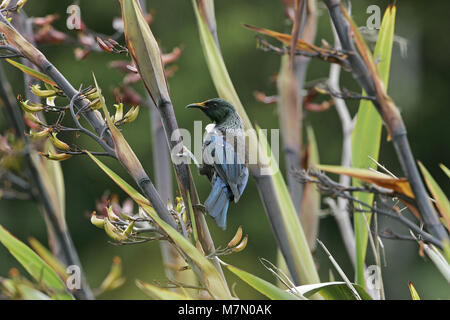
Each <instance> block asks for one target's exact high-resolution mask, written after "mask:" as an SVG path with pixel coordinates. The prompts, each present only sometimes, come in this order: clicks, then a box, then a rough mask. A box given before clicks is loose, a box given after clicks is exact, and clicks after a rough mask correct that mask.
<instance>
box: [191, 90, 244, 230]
mask: <svg viewBox="0 0 450 320" xmlns="http://www.w3.org/2000/svg"><path fill="white" fill-rule="evenodd" d="M187 107H188V108H198V109H200V110H202V111H203V112H204V113H205V114H206V115H207V116H208V117H209V118H210V119H211V120H212V121H213V123H212V124H209V125H207V126H206V131H207V134H206V136H205V139H204V140H203V159H202V160H203V165H202V167H201V168H200V173H201V174H204V175H206V176H207V177H208V179H209V180H210V181H211V184H212V190H211V192H210V194H209V196H208V198H207V199H206V201H205V207H206V210H207V211H208V213H209V214H210V215H211V216H212V217H213V218H214V219H215V220H216V222H217V224H218V226H219V227H221V228H222V229H225V228H226V218H227V211H228V206H229V203H230V201H234V202H237V201H238V200H239V198H240V197H241V195H242V193H243V192H244V189H245V186H246V185H247V181H248V168H247V167H246V165H245V134H244V129H243V125H242V120H241V118H240V117H239V115H238V113H237V112H236V110H235V109H234V107H233V106H232V105H231V104H230V103H229V102H227V101H225V100H223V99H220V98H215V99H211V100H207V101H204V102H201V103H195V104H190V105H188V106H187Z"/></svg>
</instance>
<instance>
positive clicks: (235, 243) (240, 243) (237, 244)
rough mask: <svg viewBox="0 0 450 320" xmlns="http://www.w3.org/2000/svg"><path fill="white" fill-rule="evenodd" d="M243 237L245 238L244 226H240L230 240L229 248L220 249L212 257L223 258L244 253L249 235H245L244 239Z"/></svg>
mask: <svg viewBox="0 0 450 320" xmlns="http://www.w3.org/2000/svg"><path fill="white" fill-rule="evenodd" d="M242 236H243V230H242V226H239V228H238V229H237V231H236V233H235V235H234V236H233V238H232V239H231V240H230V242H228V244H227V246H226V247H225V248H223V249H222V248H220V247H218V248H217V249H216V251H215V252H214V253H213V254H212V255H214V256H223V255H229V254H232V253H238V252H241V251H243V250H244V249H245V247H247V243H248V235H245V236H244V237H243V238H242Z"/></svg>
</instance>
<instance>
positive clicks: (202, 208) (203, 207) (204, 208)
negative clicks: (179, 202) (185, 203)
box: [192, 203, 208, 214]
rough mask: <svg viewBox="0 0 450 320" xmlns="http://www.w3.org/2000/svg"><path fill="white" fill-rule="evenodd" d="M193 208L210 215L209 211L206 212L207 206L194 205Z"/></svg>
mask: <svg viewBox="0 0 450 320" xmlns="http://www.w3.org/2000/svg"><path fill="white" fill-rule="evenodd" d="M192 207H193V208H196V209H200V210H201V211H203V213H204V214H207V213H208V211H206V207H205V205H203V204H201V203H197V204H194V205H192Z"/></svg>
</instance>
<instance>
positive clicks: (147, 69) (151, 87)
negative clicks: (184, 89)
mask: <svg viewBox="0 0 450 320" xmlns="http://www.w3.org/2000/svg"><path fill="white" fill-rule="evenodd" d="M119 2H120V6H121V8H122V19H123V24H124V32H125V39H126V42H127V46H128V52H129V53H130V55H131V57H132V59H133V61H134V63H135V65H136V67H137V69H138V71H139V74H140V75H141V78H142V81H143V82H144V85H145V87H146V89H147V91H148V92H149V94H150V96H151V97H152V100H153V102H154V103H155V105H156V106H159V105H161V104H162V103H164V102H165V101H169V100H170V97H169V91H168V88H167V82H166V77H165V74H164V68H163V63H162V59H161V51H160V49H159V46H158V43H157V42H156V39H155V37H154V36H153V33H152V31H151V30H150V27H149V25H148V23H147V21H146V20H145V17H144V15H143V13H142V10H141V8H140V6H139V4H138V1H137V0H119Z"/></svg>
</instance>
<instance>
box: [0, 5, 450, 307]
mask: <svg viewBox="0 0 450 320" xmlns="http://www.w3.org/2000/svg"><path fill="white" fill-rule="evenodd" d="M29 2H30V3H29V4H28V5H27V7H26V8H25V9H26V11H27V14H28V15H29V16H35V17H37V16H44V15H47V14H50V13H58V14H59V15H60V16H61V18H60V20H59V21H57V22H56V23H55V26H56V27H57V28H58V29H59V30H66V26H65V19H66V17H67V14H66V8H67V6H68V5H70V4H72V2H71V1H46V0H39V1H36V0H35V1H29ZM438 3H439V4H438ZM352 4H353V8H352V13H353V17H354V19H355V20H356V22H357V24H358V25H365V23H366V20H367V18H368V17H369V14H367V13H366V8H367V7H368V6H369V5H371V4H377V5H379V6H380V7H381V9H382V12H383V11H384V9H385V7H386V4H387V1H375V0H371V1H353V2H352ZM79 5H80V7H81V15H82V19H83V20H84V21H85V23H86V24H87V26H88V27H89V28H90V29H93V30H96V31H98V32H101V33H104V34H112V33H114V30H113V28H112V19H113V18H114V17H116V16H119V15H120V7H119V3H118V1H106V0H103V1H100V0H96V1H92V0H91V1H84V0H80V1H79ZM148 7H149V8H151V9H154V11H155V19H154V22H153V23H152V31H153V33H154V34H155V36H156V37H157V38H158V39H159V41H160V44H161V47H162V50H163V51H164V52H168V51H170V50H171V49H172V48H173V47H175V46H180V45H182V46H183V47H184V51H183V54H182V56H181V57H180V59H179V60H178V61H177V62H176V65H177V66H178V68H179V69H178V71H177V72H176V73H175V76H174V77H172V78H170V79H169V86H170V93H171V97H172V100H173V103H174V106H175V112H176V115H177V118H178V123H179V126H180V127H181V128H187V129H189V130H191V129H192V127H193V121H194V120H203V121H204V120H206V119H205V118H203V116H202V115H201V114H200V113H197V112H192V111H191V112H189V111H187V110H185V109H184V106H185V105H187V104H189V103H191V102H195V101H202V100H204V99H208V98H212V97H215V96H216V92H215V89H214V86H213V84H212V81H211V79H210V76H209V73H208V70H207V67H206V64H205V61H204V59H203V54H202V51H201V48H200V42H199V38H198V31H197V25H196V22H195V17H194V14H193V11H192V7H191V2H190V1H174V0H171V1H170V0H169V1H167V0H155V1H148ZM449 11H450V4H449V3H448V2H447V1H439V2H433V4H430V3H425V2H423V1H407V2H406V1H400V2H399V8H398V14H397V24H396V31H395V33H396V35H398V36H401V37H404V38H406V39H407V40H408V52H407V57H401V56H400V51H399V46H398V45H397V44H395V45H394V51H393V60H392V64H391V80H390V84H389V85H390V87H389V93H390V95H391V96H392V98H393V99H394V100H395V101H396V103H397V105H398V106H399V107H400V108H401V111H402V114H403V117H404V120H405V122H406V125H407V128H408V131H409V139H410V142H411V146H412V149H413V152H414V154H415V156H416V158H417V159H419V160H421V161H422V162H423V163H424V164H425V165H426V166H427V168H428V169H429V170H430V172H431V173H432V175H433V176H434V177H435V178H436V180H437V181H438V182H439V183H440V185H441V186H442V188H443V189H444V191H445V192H446V193H447V194H448V191H449V183H448V179H446V177H445V175H444V173H443V172H442V171H441V170H440V169H439V167H438V164H439V163H444V164H446V165H447V166H449V165H450V163H449V159H450V157H449V156H450V152H449V147H448V146H449V144H448V142H449V140H448V137H449V117H448V101H449V98H450V94H449V84H450V82H449V79H450V77H449V73H450V59H449V58H448V53H449V52H450V39H449V37H448V36H447V35H446V34H444V33H443V32H445V30H449V27H450V26H449V20H448V17H447V14H448V12H449ZM216 16H217V24H218V35H219V40H220V44H221V49H222V53H223V56H224V59H225V61H226V64H227V67H228V70H229V72H230V75H231V77H232V80H233V82H234V84H235V87H236V88H237V91H238V94H239V95H240V97H241V100H242V102H243V103H244V105H245V107H246V110H247V112H248V114H249V116H250V118H251V119H252V121H253V122H255V123H258V124H259V125H260V126H261V127H262V128H268V129H270V128H277V127H278V126H279V125H278V117H277V110H276V107H275V105H263V104H261V103H259V102H257V101H255V99H254V98H253V95H252V92H253V91H254V90H260V91H264V92H266V93H267V94H275V93H276V87H275V84H274V83H273V82H271V80H270V78H271V76H273V75H274V74H275V73H277V72H278V69H279V65H280V57H279V56H277V55H274V54H270V53H264V52H262V51H259V50H257V49H256V48H255V39H254V34H253V32H250V31H248V30H246V29H244V28H243V27H242V24H243V23H248V24H251V25H255V26H260V27H266V28H270V29H274V30H278V31H286V30H287V29H286V25H285V17H284V15H283V7H282V4H281V1H263V0H259V1H257V0H246V1H242V0H226V1H225V0H218V1H216ZM320 39H325V40H327V41H328V42H329V43H333V38H332V34H331V32H330V22H329V18H328V13H327V11H326V10H325V9H324V5H323V3H322V2H321V1H319V28H318V35H317V38H316V44H320ZM41 49H42V51H43V52H44V53H45V54H46V55H47V57H48V58H49V60H50V61H51V62H53V64H54V65H55V66H57V68H59V70H60V71H61V72H62V73H63V74H64V75H65V76H66V77H67V78H68V79H69V81H71V83H72V84H73V85H74V87H78V86H79V85H80V84H81V83H83V84H90V83H91V82H92V72H94V73H95V74H96V76H97V79H98V80H99V83H100V84H101V86H102V87H103V90H104V92H111V90H112V89H113V88H114V87H117V86H118V85H119V84H120V82H121V81H122V74H121V73H119V72H118V71H116V70H112V69H109V68H108V67H107V64H108V62H109V61H112V60H120V59H121V58H123V57H119V56H116V55H109V54H105V53H92V54H91V55H89V56H88V58H87V59H86V60H83V61H81V62H80V61H75V59H74V56H73V47H68V46H58V45H45V46H41ZM3 64H4V66H5V68H6V69H7V71H8V76H9V78H10V80H11V83H12V85H13V88H14V93H15V94H19V93H23V81H22V75H21V73H20V72H18V71H17V70H14V69H12V68H11V67H10V66H7V65H6V64H5V63H3ZM328 72H329V65H327V64H326V63H324V62H321V61H312V62H311V64H310V66H309V69H308V75H307V79H308V80H314V79H318V78H323V77H327V76H328ZM342 84H343V86H345V87H347V88H349V89H352V90H357V91H359V89H358V87H357V86H356V84H355V83H354V81H353V79H352V77H351V75H350V74H348V73H343V81H342ZM134 87H135V89H136V90H138V91H139V92H140V93H143V92H144V90H143V88H142V86H141V85H140V84H137V85H135V86H134ZM106 98H107V101H109V102H110V104H112V103H113V101H114V100H113V97H112V95H109V96H107V97H106ZM348 105H349V108H350V110H351V112H352V114H354V113H355V112H356V110H357V103H356V102H349V103H348ZM304 123H305V124H309V125H312V127H313V129H314V131H315V134H316V137H317V141H318V145H319V152H320V158H321V162H322V163H325V164H338V163H339V161H340V151H341V139H342V138H341V127H340V122H339V120H338V117H337V114H336V111H335V110H334V109H333V108H330V109H329V110H328V111H326V112H322V113H310V112H308V113H306V114H305V119H304ZM8 127H9V124H8V123H7V121H6V119H5V117H4V114H3V113H1V114H0V129H1V131H0V132H4V131H5V130H6V129H7V128H8ZM124 134H125V137H126V138H127V139H128V141H129V143H130V145H131V146H132V147H133V149H134V150H135V152H136V154H137V155H138V157H139V159H140V160H141V161H142V163H143V165H144V167H145V168H146V170H147V171H148V172H149V174H150V176H152V169H153V165H152V146H151V131H150V120H149V115H148V110H147V109H143V110H142V112H141V113H140V116H139V118H138V119H137V120H136V121H135V122H134V123H133V125H129V126H126V127H124ZM384 134H385V133H384ZM83 139H84V138H83ZM83 141H85V142H86V145H88V146H92V144H91V142H90V141H89V140H88V139H84V140H83ZM106 163H107V164H108V165H109V166H110V167H111V168H113V169H114V170H116V171H117V172H118V173H120V174H121V175H122V177H126V178H127V180H128V181H130V179H128V177H127V175H126V173H125V172H124V170H123V169H122V168H121V167H120V166H119V165H118V164H117V162H114V161H111V160H106ZM280 163H281V166H282V168H283V163H284V160H283V158H282V155H281V159H280ZM381 163H383V164H384V165H386V166H387V167H388V168H389V169H390V170H391V171H392V172H394V173H395V174H396V175H399V176H401V175H402V173H401V170H400V168H399V163H398V161H397V159H396V156H395V153H394V149H393V147H392V145H391V144H390V143H388V142H386V139H383V144H382V148H381ZM62 168H63V171H64V178H65V183H66V192H67V221H68V225H69V228H70V231H71V234H72V237H73V240H74V243H75V245H76V247H77V249H78V252H79V255H80V258H81V261H82V263H83V267H84V269H85V271H86V274H87V278H88V281H89V283H90V285H91V287H94V288H95V287H96V286H98V285H99V284H100V283H101V281H102V280H103V278H104V276H105V275H106V274H107V272H108V271H109V268H110V265H111V262H112V258H113V257H114V256H120V257H121V258H122V260H123V265H124V273H125V276H126V278H127V282H126V284H125V285H124V286H123V287H121V288H119V289H118V290H116V291H113V292H108V293H105V294H104V295H102V296H101V297H100V298H105V299H106V298H111V299H141V298H145V296H144V294H142V293H141V292H140V290H139V289H138V288H137V287H136V286H135V284H134V280H135V279H140V280H143V281H147V282H151V281H152V280H164V272H163V269H162V264H161V256H160V251H159V245H158V244H157V243H146V244H140V245H134V246H121V247H120V246H113V245H111V244H109V243H108V238H107V236H106V235H105V233H104V232H101V231H100V230H98V229H96V228H95V227H94V226H92V225H91V224H90V222H89V219H88V216H89V213H90V212H91V211H92V210H94V209H95V200H96V199H98V198H100V197H101V196H102V194H103V192H104V191H105V190H109V191H111V192H113V193H117V194H119V195H120V198H121V200H123V199H125V196H124V194H123V193H122V192H120V190H119V189H118V188H117V187H116V186H115V185H114V184H113V183H112V182H111V181H110V180H109V178H108V177H106V176H105V175H104V174H103V173H102V172H100V170H99V169H98V168H97V167H96V166H95V165H94V164H93V163H92V162H91V161H90V160H89V159H87V158H86V157H77V158H72V159H70V160H68V161H65V162H63V163H62ZM192 169H193V173H194V177H195V179H196V181H197V187H198V190H199V193H200V197H201V199H205V198H206V197H207V195H208V192H209V188H210V185H209V183H208V181H207V180H206V179H205V178H204V177H200V176H199V175H198V174H197V171H196V169H195V167H193V168H192ZM283 170H284V168H283ZM130 182H131V181H130ZM323 208H324V209H326V208H325V207H323ZM228 217H229V218H228V227H227V230H226V231H222V230H220V229H218V228H217V227H216V226H215V223H214V222H213V220H212V219H210V218H207V219H208V220H207V221H208V223H209V226H210V229H211V232H212V235H213V238H214V240H215V243H216V245H224V244H226V243H227V242H228V241H229V240H230V239H231V237H232V236H233V235H234V233H235V231H236V229H237V227H238V226H239V225H242V226H243V228H244V232H245V233H246V234H248V235H249V243H248V246H247V248H246V250H245V251H244V252H241V253H238V254H235V255H231V256H227V257H224V260H225V261H226V262H229V263H231V264H234V265H236V266H238V267H240V268H243V269H245V270H247V271H249V272H252V273H255V274H257V275H259V276H261V277H262V278H265V279H268V280H271V281H272V280H273V277H272V276H271V274H270V273H269V272H268V271H267V270H266V269H265V268H264V267H263V266H262V265H261V264H260V263H259V260H258V258H260V257H262V258H266V259H268V260H271V261H273V262H275V260H276V243H275V240H274V237H273V234H272V231H271V228H270V225H269V223H268V219H267V217H266V214H265V212H264V209H263V207H262V204H261V202H260V199H259V196H258V194H257V190H256V187H255V183H254V181H252V180H250V181H249V185H248V187H247V189H246V191H245V193H244V196H243V197H242V198H241V201H240V202H239V203H238V204H236V205H232V206H231V207H230V212H229V215H228ZM0 224H2V225H4V226H5V227H6V228H7V229H8V230H10V231H11V232H12V233H13V234H14V235H16V236H17V237H19V238H20V239H22V240H26V239H27V238H28V237H31V236H33V237H36V238H37V239H39V240H40V241H41V242H43V243H45V242H46V232H45V225H44V222H43V219H42V215H41V213H40V210H39V208H38V207H37V206H36V205H35V204H34V203H30V202H25V201H5V200H1V201H0ZM380 224H381V226H380V228H386V227H391V228H393V229H396V230H398V231H400V232H405V233H406V232H407V231H406V230H405V229H404V228H402V227H401V226H399V225H398V224H397V223H396V222H394V221H392V220H385V219H381V221H380ZM319 238H320V239H321V240H322V241H323V242H324V243H325V245H327V247H328V249H329V250H330V251H331V252H332V254H333V255H334V257H335V259H336V260H337V261H338V263H339V264H340V265H341V267H343V269H344V270H345V272H346V273H347V275H348V276H349V277H350V278H352V277H353V276H354V274H353V270H352V267H351V264H350V260H349V258H348V256H347V253H346V252H345V250H344V247H343V244H342V241H341V236H340V234H339V232H338V229H337V226H336V223H335V221H334V218H333V217H331V216H326V217H324V218H323V219H321V221H320V235H319ZM384 245H385V252H386V263H387V264H386V266H385V267H384V268H383V278H384V281H385V290H386V297H387V298H388V299H409V298H410V294H409V290H408V281H412V282H413V284H414V286H415V287H416V289H417V290H418V292H419V294H420V296H421V297H422V298H425V299H449V298H450V289H449V286H448V284H446V282H445V280H444V278H443V277H442V276H441V275H440V273H439V272H438V271H437V270H436V269H435V268H434V266H433V265H432V264H431V262H430V261H428V260H427V259H423V258H421V257H419V255H418V246H417V244H415V243H410V242H404V241H392V240H384ZM369 251H370V250H369ZM315 258H316V261H317V266H318V267H319V272H320V276H321V279H322V281H327V280H328V274H329V270H330V269H333V267H332V265H331V264H330V263H329V261H328V259H327V257H326V256H325V255H324V253H323V252H322V251H321V250H317V252H316V253H315ZM372 262H373V258H372V256H371V254H369V257H368V262H367V264H368V265H370V264H371V263H372ZM11 267H18V263H17V262H16V261H15V260H14V258H13V257H12V256H11V255H10V254H9V253H8V252H7V251H6V250H5V249H4V247H0V275H2V276H5V275H7V272H8V270H9V269H10V268H11ZM333 272H334V270H333ZM334 273H335V274H336V272H334ZM227 278H228V279H229V283H230V284H231V283H233V282H236V288H235V291H236V293H237V295H238V296H239V297H241V298H244V299H257V298H262V296H260V295H258V294H257V293H256V292H255V291H254V290H252V289H251V288H249V287H248V286H247V285H246V284H243V283H242V282H240V281H238V280H237V279H236V278H235V277H234V276H232V275H231V274H228V273H227Z"/></svg>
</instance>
